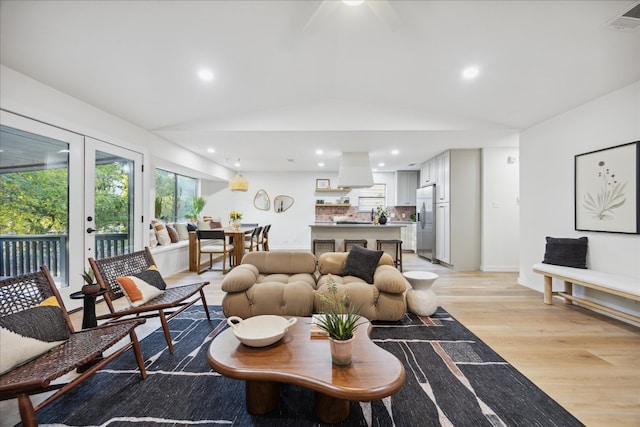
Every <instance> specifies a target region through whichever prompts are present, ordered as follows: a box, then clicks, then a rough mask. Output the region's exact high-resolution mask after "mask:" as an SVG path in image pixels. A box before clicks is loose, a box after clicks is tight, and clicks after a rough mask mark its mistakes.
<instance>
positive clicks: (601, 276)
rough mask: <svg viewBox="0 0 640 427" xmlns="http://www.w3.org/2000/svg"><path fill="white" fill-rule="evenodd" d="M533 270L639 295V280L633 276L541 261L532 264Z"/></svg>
mask: <svg viewBox="0 0 640 427" xmlns="http://www.w3.org/2000/svg"><path fill="white" fill-rule="evenodd" d="M533 270H534V271H536V272H538V273H542V274H544V273H548V274H550V275H553V276H560V277H561V278H566V279H570V280H579V281H581V282H586V283H591V284H593V285H596V286H602V287H604V288H610V289H614V290H617V291H621V292H627V293H630V294H634V295H640V281H638V279H635V278H633V277H627V276H620V275H616V274H610V273H603V272H601V271H595V270H588V269H581V268H573V267H564V266H558V265H550V264H543V263H538V264H534V266H533Z"/></svg>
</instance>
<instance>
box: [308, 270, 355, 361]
mask: <svg viewBox="0 0 640 427" xmlns="http://www.w3.org/2000/svg"><path fill="white" fill-rule="evenodd" d="M327 280H328V283H327V291H326V293H323V292H316V294H317V295H318V297H319V298H320V299H321V300H322V311H323V314H322V315H319V316H316V319H317V320H316V321H317V326H318V327H319V328H320V329H323V330H325V331H326V332H327V334H328V335H329V340H330V344H331V360H332V362H333V363H334V364H336V365H348V364H349V363H351V350H352V343H353V334H354V332H355V330H356V328H357V327H358V326H360V325H361V324H362V323H364V321H363V320H362V317H361V316H360V315H359V314H358V313H357V312H356V311H355V310H354V309H353V307H350V306H349V297H348V295H347V294H346V293H342V295H338V286H337V285H336V282H335V280H334V279H333V277H332V276H331V275H328V278H327Z"/></svg>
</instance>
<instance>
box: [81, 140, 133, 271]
mask: <svg viewBox="0 0 640 427" xmlns="http://www.w3.org/2000/svg"><path fill="white" fill-rule="evenodd" d="M86 148H87V167H86V169H87V175H88V176H91V177H92V179H91V180H87V186H86V187H87V193H89V194H93V195H94V197H93V199H92V200H90V199H91V198H87V200H86V202H85V210H86V212H88V213H89V214H87V216H86V221H85V222H86V233H87V238H86V239H85V246H86V253H87V257H90V256H92V257H94V258H96V259H100V258H109V257H112V256H116V255H122V254H126V253H129V252H132V251H133V250H134V249H135V248H136V247H139V246H140V245H141V242H142V239H141V238H140V231H141V230H142V227H141V226H140V224H141V221H136V220H135V218H142V215H141V214H136V212H137V211H139V210H140V209H139V208H137V206H138V207H139V206H141V202H138V203H137V204H136V202H137V200H138V199H140V200H141V191H140V189H139V187H141V181H142V180H141V179H139V178H138V179H136V173H135V172H136V170H141V164H142V155H141V154H140V153H136V152H133V151H130V150H126V149H123V148H120V147H116V146H113V145H111V144H107V143H105V142H102V141H98V140H95V139H92V138H87V144H86ZM90 159H91V160H90ZM89 171H91V173H90V174H89Z"/></svg>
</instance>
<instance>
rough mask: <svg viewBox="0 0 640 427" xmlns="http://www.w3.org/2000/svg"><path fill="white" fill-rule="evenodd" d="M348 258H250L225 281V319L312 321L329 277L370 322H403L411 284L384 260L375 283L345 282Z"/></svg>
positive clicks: (307, 255) (273, 254)
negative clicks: (263, 317) (269, 317)
mask: <svg viewBox="0 0 640 427" xmlns="http://www.w3.org/2000/svg"><path fill="white" fill-rule="evenodd" d="M347 255H348V253H347V252H327V253H324V254H322V255H321V256H320V259H319V260H318V264H317V268H316V259H315V256H314V255H313V254H312V253H311V252H298V251H281V252H273V251H272V252H250V253H248V254H246V255H245V257H244V258H243V259H242V264H240V265H239V266H237V267H236V268H234V269H233V270H231V271H230V272H229V273H227V275H226V276H225V278H224V279H223V281H222V290H223V291H224V292H226V294H225V296H224V298H223V300H222V310H223V312H224V314H225V316H227V317H229V316H239V317H242V318H247V317H251V316H257V315H261V314H276V315H282V316H311V314H313V313H318V312H320V311H321V310H322V302H321V300H320V298H319V297H318V296H317V295H315V291H316V290H317V291H318V292H326V287H327V282H328V280H329V275H331V277H333V280H335V282H336V284H337V285H338V289H339V292H344V291H346V292H347V293H348V295H349V301H350V303H351V304H352V306H353V307H354V309H355V310H357V311H358V312H359V313H360V314H361V315H362V316H364V317H366V318H367V319H369V320H399V319H401V318H402V317H403V316H404V314H405V312H406V309H407V306H406V300H405V292H406V290H407V288H408V283H407V281H406V279H405V278H404V276H403V275H402V273H401V272H400V271H398V270H397V269H396V268H395V267H393V259H392V258H391V257H390V256H389V255H387V254H384V255H383V256H382V257H381V258H380V261H379V263H378V267H377V268H376V270H375V273H374V283H373V284H368V283H366V282H365V281H364V280H362V279H359V278H357V277H353V276H342V266H343V265H344V261H345V260H346V257H347Z"/></svg>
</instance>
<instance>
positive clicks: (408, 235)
mask: <svg viewBox="0 0 640 427" xmlns="http://www.w3.org/2000/svg"><path fill="white" fill-rule="evenodd" d="M400 239H401V240H402V250H403V251H412V252H414V251H415V250H416V223H415V222H413V223H411V224H406V226H405V227H402V229H401V231H400Z"/></svg>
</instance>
